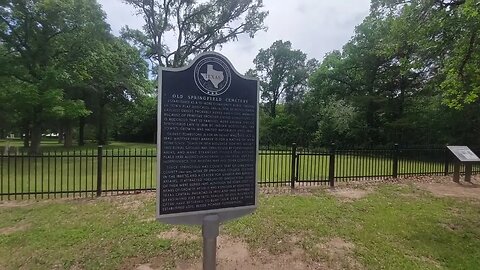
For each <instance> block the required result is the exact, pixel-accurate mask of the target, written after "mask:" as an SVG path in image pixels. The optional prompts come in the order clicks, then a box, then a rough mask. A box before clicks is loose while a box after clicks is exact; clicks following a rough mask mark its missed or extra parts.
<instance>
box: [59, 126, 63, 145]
mask: <svg viewBox="0 0 480 270" xmlns="http://www.w3.org/2000/svg"><path fill="white" fill-rule="evenodd" d="M63 135H64V134H63V128H60V129H58V144H62V143H63V139H64V138H63Z"/></svg>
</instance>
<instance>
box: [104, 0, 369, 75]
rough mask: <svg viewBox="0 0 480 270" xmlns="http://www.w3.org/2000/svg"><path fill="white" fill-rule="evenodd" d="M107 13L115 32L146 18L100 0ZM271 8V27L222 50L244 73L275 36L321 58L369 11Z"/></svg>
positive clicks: (310, 5)
mask: <svg viewBox="0 0 480 270" xmlns="http://www.w3.org/2000/svg"><path fill="white" fill-rule="evenodd" d="M99 2H100V4H101V5H102V6H103V8H104V10H105V12H106V13H107V21H108V23H109V24H110V25H111V27H112V30H113V31H114V33H115V34H118V32H119V31H120V29H121V28H122V27H123V26H125V25H129V26H130V27H131V28H141V27H142V25H143V19H142V18H141V17H140V16H136V15H135V12H134V10H133V9H132V8H131V7H130V6H128V5H125V4H124V3H123V2H121V1H120V0H99ZM264 5H265V9H266V10H268V11H269V12H270V14H269V16H268V17H267V19H266V22H265V23H266V25H267V26H268V31H266V32H260V33H258V34H257V35H256V36H255V38H254V39H250V38H249V37H247V36H242V37H240V38H239V40H238V41H237V42H232V43H229V44H226V45H225V46H224V47H223V48H222V50H221V51H220V52H221V53H223V54H224V55H225V56H227V57H228V58H229V59H230V60H231V61H232V63H233V64H234V65H235V67H236V68H237V69H238V70H239V71H240V72H241V73H244V72H245V71H246V70H248V69H249V68H251V67H253V59H254V58H255V56H256V54H257V53H258V51H259V50H260V49H261V48H267V47H269V46H270V45H271V44H272V43H273V42H274V41H275V40H279V39H282V40H290V41H291V42H292V44H293V47H294V48H295V49H300V50H302V51H303V52H305V53H307V54H308V56H309V57H310V58H317V59H322V58H323V56H324V55H325V54H326V53H327V52H330V51H332V50H335V49H341V48H342V46H343V45H344V44H345V43H346V42H347V41H348V40H349V39H350V38H351V36H352V35H353V33H354V29H355V26H356V25H358V24H360V23H361V22H362V20H363V18H365V16H367V15H368V11H369V5H370V1H369V0H337V1H331V0H281V1H279V0H265V1H264Z"/></svg>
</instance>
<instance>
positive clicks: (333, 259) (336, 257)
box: [316, 237, 364, 269]
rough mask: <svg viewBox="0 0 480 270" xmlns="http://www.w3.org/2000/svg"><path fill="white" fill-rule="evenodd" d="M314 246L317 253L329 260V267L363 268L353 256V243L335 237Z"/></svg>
mask: <svg viewBox="0 0 480 270" xmlns="http://www.w3.org/2000/svg"><path fill="white" fill-rule="evenodd" d="M316 247H317V251H318V253H319V255H320V256H322V257H324V258H325V259H326V260H327V261H328V262H329V269H364V267H363V266H362V264H360V263H359V262H358V261H357V260H356V259H355V258H354V255H353V250H354V248H355V245H354V244H353V243H350V242H347V241H345V240H344V239H342V238H339V237H335V238H332V239H330V240H328V241H326V242H324V243H322V244H318V245H317V246H316Z"/></svg>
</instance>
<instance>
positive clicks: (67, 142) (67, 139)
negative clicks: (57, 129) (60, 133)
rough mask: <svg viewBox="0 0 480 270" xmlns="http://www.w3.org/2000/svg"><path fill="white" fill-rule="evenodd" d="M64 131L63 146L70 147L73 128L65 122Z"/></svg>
mask: <svg viewBox="0 0 480 270" xmlns="http://www.w3.org/2000/svg"><path fill="white" fill-rule="evenodd" d="M64 131H65V138H64V140H63V146H64V147H72V146H73V128H72V124H71V123H67V124H66V125H65V128H64Z"/></svg>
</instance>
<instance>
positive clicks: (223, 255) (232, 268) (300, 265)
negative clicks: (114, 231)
mask: <svg viewBox="0 0 480 270" xmlns="http://www.w3.org/2000/svg"><path fill="white" fill-rule="evenodd" d="M167 236H170V237H174V238H175V239H176V240H179V238H180V241H189V240H192V239H196V238H198V237H194V236H192V235H188V234H184V233H181V232H178V231H170V232H166V233H164V234H162V237H167ZM176 236H178V237H176ZM299 241H300V240H299V239H295V241H293V242H299ZM217 245H218V247H217V269H219V270H250V269H258V270H303V269H363V268H364V267H363V266H362V265H361V264H360V263H359V262H357V261H356V260H355V259H354V256H353V250H354V248H355V246H354V245H353V244H352V243H350V242H347V241H345V240H344V239H341V238H332V239H324V242H322V243H319V244H317V245H316V248H317V251H316V253H318V254H319V257H318V258H315V260H314V259H312V258H311V257H309V256H308V255H306V254H305V252H304V250H303V249H301V248H300V247H298V246H294V247H293V248H292V249H291V251H289V252H286V253H282V254H278V255H272V254H271V253H270V252H268V251H266V250H262V249H260V250H251V249H250V248H249V247H248V245H247V244H246V243H245V242H243V241H241V240H239V239H235V238H232V237H228V236H220V237H219V238H218V244H217ZM162 267H163V265H162V263H161V259H160V258H157V259H153V260H151V263H147V264H137V266H136V268H135V269H136V270H158V269H163V268H162ZM175 269H177V270H201V269H202V261H201V259H196V260H192V261H177V262H176V267H175Z"/></svg>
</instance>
